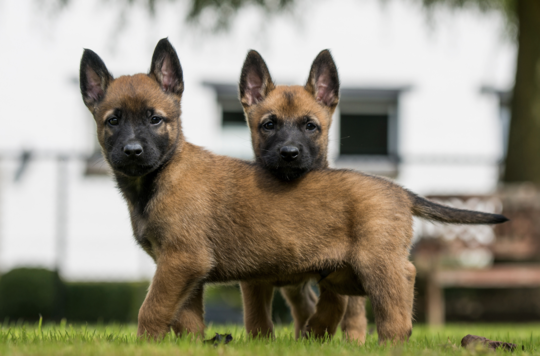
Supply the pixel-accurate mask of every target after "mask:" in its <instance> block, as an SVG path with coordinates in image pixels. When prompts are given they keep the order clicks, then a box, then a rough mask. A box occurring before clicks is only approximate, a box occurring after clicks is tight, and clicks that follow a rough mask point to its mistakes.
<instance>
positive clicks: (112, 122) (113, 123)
mask: <svg viewBox="0 0 540 356" xmlns="http://www.w3.org/2000/svg"><path fill="white" fill-rule="evenodd" d="M119 121H120V120H118V118H117V117H116V116H113V117H111V118H110V119H109V120H107V123H108V124H109V125H111V126H116V125H118V123H119Z"/></svg>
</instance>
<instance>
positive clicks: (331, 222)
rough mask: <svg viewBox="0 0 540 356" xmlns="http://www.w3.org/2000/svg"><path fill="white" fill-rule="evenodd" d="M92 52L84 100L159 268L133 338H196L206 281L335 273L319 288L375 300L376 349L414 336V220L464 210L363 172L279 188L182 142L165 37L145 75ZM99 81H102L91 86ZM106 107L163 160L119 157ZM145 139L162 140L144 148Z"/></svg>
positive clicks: (319, 175)
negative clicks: (154, 121)
mask: <svg viewBox="0 0 540 356" xmlns="http://www.w3.org/2000/svg"><path fill="white" fill-rule="evenodd" d="M90 52H91V51H89V50H86V51H85V54H84V55H83V59H82V60H81V91H82V94H83V98H84V100H85V103H86V104H87V106H88V108H89V109H90V110H91V112H92V113H93V115H94V118H95V120H96V123H97V128H98V137H100V142H101V144H102V148H103V152H104V155H105V157H106V158H107V160H108V161H109V163H110V164H111V166H112V168H113V172H114V174H115V177H116V180H117V182H118V184H119V187H120V189H121V191H122V193H123V195H124V197H125V198H126V200H127V202H128V207H129V210H130V215H131V221H132V225H133V231H134V235H135V238H136V239H137V241H138V242H139V243H140V244H141V246H143V248H144V249H145V250H146V251H147V252H148V253H149V255H150V256H152V258H153V259H154V260H155V262H156V265H157V269H156V273H155V275H154V278H153V280H152V284H151V286H150V289H149V291H148V294H147V296H146V299H145V301H144V303H143V305H142V307H141V309H140V312H139V325H138V335H140V336H143V335H150V336H152V337H154V338H160V337H163V336H164V335H165V334H166V333H168V332H169V330H170V327H171V326H172V327H173V328H174V329H175V330H177V331H180V330H182V329H186V330H187V331H191V332H200V331H201V328H202V325H204V324H203V323H202V314H201V313H200V298H201V297H202V292H201V290H202V285H203V284H204V283H207V282H210V283H212V282H227V281H250V280H254V281H258V280H263V281H267V282H269V283H272V284H282V285H291V284H299V283H301V282H303V281H306V280H309V279H313V278H316V277H317V276H318V273H317V272H316V271H319V270H321V269H329V270H332V271H334V272H333V273H331V274H330V275H329V276H328V278H326V279H325V280H323V281H322V282H321V286H322V287H323V288H325V289H327V290H330V291H332V292H334V293H337V294H343V295H368V296H369V297H370V299H371V301H372V305H373V309H374V313H375V321H376V323H377V330H378V335H379V341H380V342H384V341H386V340H391V339H394V340H406V339H407V338H408V337H409V335H410V333H411V330H412V323H411V313H412V305H413V285H414V273H412V272H413V271H414V268H413V267H412V266H411V264H410V262H409V260H408V256H409V247H410V244H411V238H412V216H413V213H415V214H418V215H421V216H424V217H426V216H427V217H430V216H435V217H439V220H441V219H443V218H444V216H443V215H444V214H443V213H444V212H447V211H451V212H453V214H454V216H462V215H463V216H465V215H467V214H469V213H468V212H466V211H460V210H456V209H450V208H445V207H442V206H440V205H436V204H433V203H430V202H427V201H426V200H424V199H422V198H419V197H417V196H416V195H414V194H412V193H410V192H408V191H406V190H405V189H403V188H401V187H400V186H398V185H396V184H393V183H391V182H389V181H387V180H384V179H380V178H376V177H372V176H368V175H363V174H361V173H356V172H351V171H345V170H319V171H314V172H311V173H309V174H307V175H306V176H304V177H303V178H302V179H299V180H297V181H295V182H292V184H291V183H290V182H289V183H283V182H281V181H277V180H276V179H275V178H274V177H272V176H270V175H269V174H268V173H267V172H266V171H264V170H262V169H261V168H259V167H257V166H256V165H254V164H252V163H249V162H245V161H241V160H236V159H232V158H228V157H222V156H217V155H214V154H212V153H209V152H207V151H206V150H204V149H202V148H200V147H197V146H195V145H192V144H190V143H188V142H186V141H185V140H184V138H183V135H182V129H181V124H180V109H179V107H180V100H181V96H182V93H183V79H182V72H181V67H180V64H179V61H178V59H177V56H176V52H175V51H174V49H173V48H172V46H171V45H170V43H169V42H168V41H167V40H166V39H164V40H162V41H160V43H158V46H157V47H156V51H155V52H154V57H153V60H152V65H151V73H150V75H145V74H136V75H133V76H123V77H120V78H118V79H116V80H114V79H112V76H110V74H109V73H108V71H107V70H106V68H105V65H104V64H103V62H102V61H101V59H99V57H97V55H95V54H94V53H93V52H92V53H90ZM156 73H157V74H156ZM96 74H97V75H98V76H99V79H100V80H99V81H94V80H93V79H92V77H93V75H96ZM158 74H159V75H158ZM160 75H161V77H160ZM106 77H110V79H106V80H105V79H104V78H106ZM109 110H116V111H118V112H121V114H122V116H121V118H122V120H125V125H126V126H125V127H126V129H127V130H128V131H129V130H131V131H129V135H131V134H133V137H134V138H135V139H138V138H139V137H150V138H148V139H147V140H146V141H144V142H143V141H140V140H139V142H142V143H143V148H145V155H146V154H147V153H146V152H147V151H146V148H148V147H157V148H155V150H157V151H155V152H153V153H152V152H151V153H152V154H154V153H156V152H157V153H159V155H157V156H155V157H157V158H152V159H151V160H150V159H149V160H146V158H145V157H146V156H141V159H142V161H140V162H143V163H144V165H143V164H142V163H141V165H138V164H137V165H136V164H135V163H136V162H139V161H138V159H137V160H136V159H135V158H130V159H129V160H125V161H117V160H115V159H113V158H114V157H115V156H114V155H111V153H114V152H115V151H114V150H115V149H116V148H117V146H118V145H119V144H120V145H121V146H123V145H124V142H128V141H126V140H123V139H121V137H122V136H115V135H117V134H118V132H119V131H112V132H113V134H111V133H110V131H111V130H109V129H108V128H105V127H106V126H105V125H104V124H103V123H104V122H106V120H108V119H107V118H106V117H104V116H103V115H104V113H106V112H108V111H109ZM152 111H155V112H161V113H164V118H163V121H162V122H160V123H159V125H162V127H160V126H159V125H156V126H150V125H149V124H147V121H146V120H147V117H146V115H147V113H148V112H152ZM115 130H116V129H115ZM114 132H117V133H114ZM150 132H151V133H152V135H149V133H150ZM129 135H128V136H129ZM145 135H147V136H145ZM129 139H131V136H129ZM150 141H156V142H158V141H159V142H160V144H159V145H154V146H147V145H149V144H150V143H151V142H150ZM164 142H165V143H164ZM124 148H125V147H124ZM157 153H156V154H157ZM148 154H149V155H150V153H148ZM149 157H150V156H149ZM122 162H128V163H129V162H132V163H133V164H131V163H130V165H129V166H127V165H126V164H127V163H122ZM128 168H129V169H128ZM137 172H141V173H137ZM429 214H431V215H429ZM460 214H461V215H460ZM474 214H479V213H474ZM467 216H468V215H467ZM475 216H478V215H475ZM480 216H481V217H483V218H486V219H487V218H492V217H493V216H488V214H483V215H482V214H480Z"/></svg>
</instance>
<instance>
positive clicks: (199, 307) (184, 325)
mask: <svg viewBox="0 0 540 356" xmlns="http://www.w3.org/2000/svg"><path fill="white" fill-rule="evenodd" d="M172 328H173V330H174V332H175V333H176V335H179V336H180V335H182V334H183V333H189V334H193V335H194V336H195V337H196V338H201V339H203V338H204V328H205V325H204V284H202V283H200V284H199V285H198V286H197V287H195V288H194V291H193V293H191V295H190V296H189V298H188V300H187V301H186V302H185V303H184V305H182V306H181V307H180V310H179V311H178V314H176V317H175V318H174V320H173V322H172Z"/></svg>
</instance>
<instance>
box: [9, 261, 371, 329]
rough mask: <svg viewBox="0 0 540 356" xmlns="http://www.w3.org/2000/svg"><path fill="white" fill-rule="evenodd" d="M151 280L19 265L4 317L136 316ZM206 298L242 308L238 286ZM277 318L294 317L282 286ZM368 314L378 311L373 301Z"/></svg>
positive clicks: (123, 318)
mask: <svg viewBox="0 0 540 356" xmlns="http://www.w3.org/2000/svg"><path fill="white" fill-rule="evenodd" d="M147 289H148V282H137V283H128V282H94V283H90V282H75V283H74V282H62V280H61V279H60V278H59V276H58V274H57V273H56V272H53V271H49V270H46V269H42V268H17V269H13V270H11V271H10V272H8V273H6V274H5V275H3V276H2V277H1V278H0V321H2V320H6V319H8V320H11V321H17V320H25V321H35V320H38V319H39V316H40V315H41V316H43V318H44V319H45V320H57V321H58V320H60V319H62V318H66V319H67V320H69V321H70V322H88V323H95V322H118V323H126V322H136V321H137V315H138V313H139V308H140V306H141V304H142V302H143V301H144V298H145V296H146V291H147ZM205 302H206V303H208V304H213V305H214V306H218V305H223V306H227V307H229V308H231V307H232V308H234V309H237V310H239V311H240V310H241V309H242V300H241V296H240V291H239V288H238V286H236V285H230V286H223V285H222V286H219V285H218V286H212V287H211V288H208V289H207V291H206V293H205ZM272 318H273V319H274V321H275V322H277V323H289V322H291V314H290V311H289V308H288V306H287V304H286V303H285V301H284V300H283V297H282V296H281V293H279V291H278V288H276V293H275V295H274V301H273V306H272ZM368 318H369V319H370V320H371V321H372V320H373V316H372V311H371V307H370V306H369V304H368Z"/></svg>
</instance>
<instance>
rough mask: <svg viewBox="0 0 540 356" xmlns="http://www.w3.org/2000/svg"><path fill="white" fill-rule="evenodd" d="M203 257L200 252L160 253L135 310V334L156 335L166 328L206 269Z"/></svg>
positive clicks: (168, 329)
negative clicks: (136, 318) (140, 302)
mask: <svg viewBox="0 0 540 356" xmlns="http://www.w3.org/2000/svg"><path fill="white" fill-rule="evenodd" d="M205 261H206V259H205V258H204V257H201V256H200V254H188V253H185V252H184V253H178V252H177V253H171V252H168V253H166V254H165V253H163V254H161V255H160V257H159V258H158V260H157V270H156V274H155V275H154V278H153V279H152V284H151V285H150V290H149V291H148V294H147V295H146V299H145V300H144V303H143V305H142V306H141V309H140V310H139V326H138V330H137V335H138V336H145V335H147V336H149V337H152V338H154V339H160V338H162V337H163V336H164V335H165V334H166V333H168V332H169V331H170V328H171V326H172V325H173V320H174V318H175V316H176V315H177V312H178V311H179V310H180V307H181V306H183V304H184V303H185V302H186V301H187V300H188V298H189V297H190V296H191V295H192V293H193V292H195V288H197V287H198V286H199V285H200V283H201V281H202V279H203V278H204V277H205V276H206V274H207V273H208V271H209V267H208V265H209V264H206V263H205ZM181 316H182V315H180V317H181Z"/></svg>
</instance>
